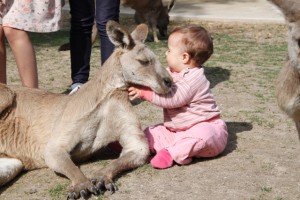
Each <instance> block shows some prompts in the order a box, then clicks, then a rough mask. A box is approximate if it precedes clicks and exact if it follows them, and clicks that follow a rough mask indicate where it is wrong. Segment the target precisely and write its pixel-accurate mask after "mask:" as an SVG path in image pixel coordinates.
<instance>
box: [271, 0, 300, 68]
mask: <svg viewBox="0 0 300 200" xmlns="http://www.w3.org/2000/svg"><path fill="white" fill-rule="evenodd" d="M271 1H272V2H273V3H274V4H275V5H277V6H278V7H279V8H280V9H281V11H282V13H283V14H284V17H285V19H286V22H287V24H288V28H289V30H288V54H289V60H290V61H291V64H292V65H293V66H294V67H296V68H297V69H298V70H300V1H299V0H271Z"/></svg>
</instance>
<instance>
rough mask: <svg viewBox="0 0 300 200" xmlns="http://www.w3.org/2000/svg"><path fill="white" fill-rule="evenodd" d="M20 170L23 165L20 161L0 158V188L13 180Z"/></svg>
mask: <svg viewBox="0 0 300 200" xmlns="http://www.w3.org/2000/svg"><path fill="white" fill-rule="evenodd" d="M0 156H1V155H0ZM22 170H23V164H22V162H21V161H20V160H18V159H16V158H0V187H1V186H2V185H4V184H6V183H8V182H9V181H11V180H12V179H14V178H15V177H16V176H17V175H18V174H19V173H20V172H21V171H22Z"/></svg>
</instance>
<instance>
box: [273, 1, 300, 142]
mask: <svg viewBox="0 0 300 200" xmlns="http://www.w3.org/2000/svg"><path fill="white" fill-rule="evenodd" d="M271 1H272V2H273V3H274V4H275V5H277V6H278V7H279V8H280V9H281V10H282V12H283V14H284V15H285V19H286V21H287V24H288V28H289V29H288V58H287V61H286V63H285V66H284V67H283V68H282V70H281V72H280V73H279V76H278V80H277V86H276V87H277V88H276V90H277V101H278V105H279V107H280V108H281V109H282V110H283V111H284V112H285V113H286V114H287V115H288V116H289V117H291V118H292V119H293V120H294V121H295V124H296V127H297V131H298V135H299V139H300V1H299V0H271Z"/></svg>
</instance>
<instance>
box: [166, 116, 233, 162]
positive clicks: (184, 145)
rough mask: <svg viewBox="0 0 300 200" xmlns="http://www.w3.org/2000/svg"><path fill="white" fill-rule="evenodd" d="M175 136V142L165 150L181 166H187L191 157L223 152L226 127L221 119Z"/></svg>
mask: <svg viewBox="0 0 300 200" xmlns="http://www.w3.org/2000/svg"><path fill="white" fill-rule="evenodd" d="M176 134H177V137H176V140H174V143H173V144H172V145H170V146H169V147H168V148H167V150H168V151H169V152H170V154H171V156H172V158H173V159H174V161H175V162H176V163H178V164H181V165H185V164H189V163H190V162H191V161H192V157H197V158H199V157H215V156H217V155H218V154H220V153H221V152H223V151H224V149H225V147H226V144H227V137H228V133H227V128H226V125H225V123H224V122H223V120H221V119H217V120H214V121H212V122H202V123H199V124H196V125H194V126H193V127H191V128H190V129H188V130H186V131H183V132H177V133H176Z"/></svg>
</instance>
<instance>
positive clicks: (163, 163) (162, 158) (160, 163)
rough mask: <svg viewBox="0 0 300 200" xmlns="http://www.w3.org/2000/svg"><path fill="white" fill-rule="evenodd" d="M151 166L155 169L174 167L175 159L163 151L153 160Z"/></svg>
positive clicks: (166, 151)
mask: <svg viewBox="0 0 300 200" xmlns="http://www.w3.org/2000/svg"><path fill="white" fill-rule="evenodd" d="M150 164H151V166H152V167H154V168H159V169H165V168H168V167H171V166H172V165H173V158H172V157H171V155H170V153H169V152H168V150H166V149H162V150H160V151H159V152H157V154H156V155H155V156H154V158H152V160H151V161H150Z"/></svg>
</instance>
